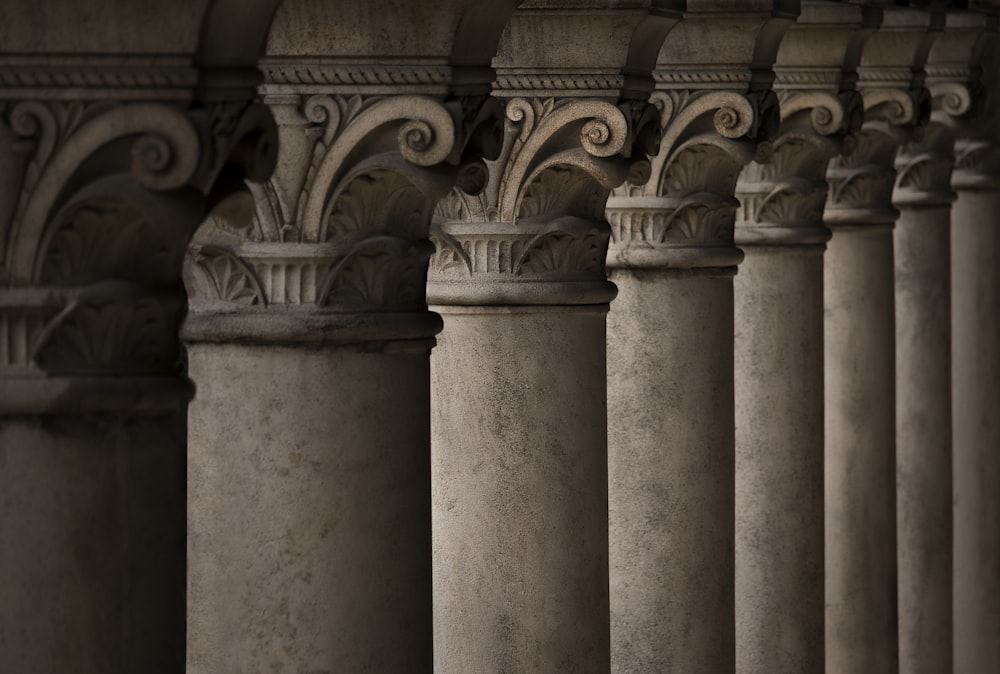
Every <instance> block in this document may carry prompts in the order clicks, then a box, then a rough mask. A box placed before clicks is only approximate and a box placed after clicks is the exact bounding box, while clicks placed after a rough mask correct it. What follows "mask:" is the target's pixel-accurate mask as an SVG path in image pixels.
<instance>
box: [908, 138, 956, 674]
mask: <svg viewBox="0 0 1000 674" xmlns="http://www.w3.org/2000/svg"><path fill="white" fill-rule="evenodd" d="M953 144H954V134H952V133H949V132H948V131H947V130H946V129H944V128H943V127H939V126H932V127H929V128H928V129H927V132H926V134H925V137H924V139H923V140H922V141H920V142H919V143H911V144H909V145H906V146H904V147H902V148H900V151H899V155H898V156H897V158H896V164H897V173H898V177H897V184H896V191H895V194H894V198H893V203H894V204H895V205H896V206H897V207H898V208H899V211H900V216H899V220H898V221H897V223H896V231H895V235H894V253H895V267H896V278H895V285H896V291H895V304H896V485H897V494H896V511H897V520H898V525H897V541H898V546H899V550H898V553H897V557H898V566H899V568H898V573H899V649H900V653H899V656H900V669H901V671H905V672H927V673H928V674H929V673H930V672H949V671H951V650H952V649H951V579H952V573H951V569H952V561H951V549H952V545H951V524H952V522H951V514H952V489H951V296H950V292H951V291H950V288H951V284H950V280H949V272H950V261H949V253H948V251H949V248H950V245H949V238H950V228H949V215H950V211H951V202H952V201H953V200H954V194H953V193H952V192H951V190H950V189H949V181H950V179H951V166H952V165H953V164H954V157H953V155H952V145H953Z"/></svg>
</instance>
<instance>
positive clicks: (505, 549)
mask: <svg viewBox="0 0 1000 674" xmlns="http://www.w3.org/2000/svg"><path fill="white" fill-rule="evenodd" d="M432 308H434V309H435V310H437V311H440V312H441V313H442V314H443V317H444V319H445V329H444V331H443V332H442V333H441V335H440V337H439V340H438V346H437V347H436V348H435V349H434V352H433V354H432V356H431V388H432V392H433V393H432V398H431V400H432V416H431V420H432V421H431V431H432V437H433V441H432V452H431V461H432V479H433V482H432V484H433V486H432V497H433V505H432V516H433V518H432V522H433V526H432V531H433V539H434V544H433V548H434V644H435V650H434V670H435V671H436V672H441V673H445V674H462V673H465V672H607V671H608V668H609V656H608V653H609V646H608V639H609V626H608V615H609V614H608V565H607V558H608V557H607V556H608V501H607V474H608V472H607V471H608V469H607V454H606V446H607V435H606V428H605V418H606V417H605V415H606V404H605V398H604V395H603V391H604V387H605V378H606V374H605V362H604V353H605V326H604V321H605V313H606V311H607V308H606V305H603V306H602V305H596V306H586V305H584V306H571V307H559V306H535V307H530V306H506V307H468V308H466V307H453V306H449V307H444V306H438V307H432Z"/></svg>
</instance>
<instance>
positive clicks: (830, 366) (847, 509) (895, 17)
mask: <svg viewBox="0 0 1000 674" xmlns="http://www.w3.org/2000/svg"><path fill="white" fill-rule="evenodd" d="M929 19H930V16H929V15H928V13H927V12H926V11H923V10H911V9H903V8H892V9H890V8H886V10H885V16H884V19H883V23H882V26H881V28H880V29H879V31H878V32H877V33H876V34H875V35H873V36H872V38H871V39H869V41H868V43H867V44H866V46H865V50H864V53H863V54H862V60H861V65H860V67H859V69H858V72H859V77H860V81H859V89H860V91H861V92H862V95H863V97H864V105H865V121H864V125H863V127H862V130H861V131H860V132H859V133H858V135H857V146H856V147H855V148H854V150H853V151H852V152H851V153H849V154H847V155H846V156H844V157H840V158H837V159H835V160H834V161H833V162H832V164H831V166H830V169H829V171H828V173H827V179H828V181H829V183H830V194H829V197H828V199H827V203H826V211H825V213H824V219H825V222H826V224H827V225H828V226H829V227H830V229H831V230H833V239H832V241H831V242H830V243H829V244H828V246H827V252H826V256H825V257H824V283H825V286H824V305H825V313H826V320H825V334H824V341H825V352H826V386H825V389H826V463H825V478H826V485H825V487H826V604H827V614H826V619H827V624H826V644H827V661H826V669H827V672H828V673H829V674H839V673H844V674H848V673H853V672H859V671H864V672H872V673H873V674H874V673H881V672H885V673H888V672H896V671H898V667H899V665H898V628H897V585H896V583H897V580H896V578H897V577H896V458H895V449H896V441H895V431H896V420H895V413H896V399H895V385H896V375H895V362H896V361H895V321H894V318H895V308H894V307H895V303H894V272H893V239H892V229H893V223H894V222H895V220H896V216H897V215H898V211H896V209H894V208H893V206H892V188H893V182H894V180H895V177H896V171H895V168H894V159H895V156H896V151H897V149H898V148H899V147H900V145H901V144H903V143H904V142H906V141H907V140H909V138H910V130H909V128H908V127H909V125H912V124H913V123H915V122H917V120H918V117H919V116H920V115H921V107H922V105H923V103H922V102H921V100H920V96H921V92H922V90H921V88H920V87H921V82H922V79H923V71H922V67H923V59H924V58H925V57H926V53H927V49H928V47H929V46H930V45H929V43H928V40H931V39H933V37H932V36H933V33H928V20H929Z"/></svg>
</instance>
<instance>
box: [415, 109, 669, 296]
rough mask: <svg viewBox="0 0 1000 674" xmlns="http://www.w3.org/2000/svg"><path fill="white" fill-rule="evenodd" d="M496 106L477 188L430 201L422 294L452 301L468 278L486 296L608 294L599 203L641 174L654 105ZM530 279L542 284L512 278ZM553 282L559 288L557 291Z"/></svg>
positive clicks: (652, 136)
mask: <svg viewBox="0 0 1000 674" xmlns="http://www.w3.org/2000/svg"><path fill="white" fill-rule="evenodd" d="M504 114H505V127H504V135H503V143H502V147H501V150H500V152H499V154H498V157H497V159H496V160H493V161H487V162H485V166H486V168H487V169H488V172H489V173H488V180H487V181H486V186H485V189H484V190H483V192H482V193H481V194H479V195H475V196H470V195H468V194H465V193H463V192H461V191H459V190H452V192H451V193H450V194H449V195H448V196H447V197H445V198H444V199H442V200H441V201H440V202H439V203H438V205H437V207H436V210H435V216H436V217H435V224H434V225H433V227H432V236H431V239H432V241H433V243H434V244H435V247H436V251H435V253H434V255H433V256H432V258H431V262H430V271H429V280H430V286H429V293H430V295H431V300H432V301H451V299H452V294H451V293H455V297H458V296H460V295H461V293H462V290H461V288H462V287H463V286H462V285H461V284H463V283H465V282H468V281H475V282H476V283H477V284H478V285H477V286H476V288H486V287H487V286H485V285H483V284H485V283H489V284H494V285H491V286H488V287H490V288H494V289H495V290H494V291H489V290H483V291H482V293H483V296H482V297H481V298H479V296H477V297H476V301H482V302H484V303H487V304H489V303H494V302H501V303H502V302H505V301H506V302H513V303H517V302H522V301H523V302H528V303H538V302H542V301H546V300H543V299H542V297H543V296H546V297H547V296H549V295H545V293H556V294H555V295H551V297H552V300H551V301H555V302H563V301H571V302H575V301H582V302H589V301H595V302H602V301H607V299H608V298H609V297H610V296H609V295H608V288H609V287H610V286H608V284H607V283H606V277H605V273H604V259H605V255H606V252H607V244H608V239H609V236H610V232H609V231H608V229H607V224H606V223H605V222H604V208H605V203H606V201H607V197H608V194H609V192H610V190H611V189H612V188H613V187H615V186H617V185H620V184H622V183H623V182H624V181H625V179H626V178H627V177H628V176H629V174H630V172H632V173H633V174H634V175H648V170H647V169H648V162H647V161H646V160H645V158H644V157H643V156H642V149H641V148H642V147H651V146H652V145H655V140H656V136H657V135H658V134H657V133H656V129H655V128H651V127H650V125H651V124H652V125H654V126H655V122H656V118H655V109H653V108H652V107H651V106H649V105H646V104H640V103H637V102H634V101H624V102H623V103H622V104H621V105H614V104H612V103H610V102H607V101H603V100H593V99H585V98H565V99H555V98H548V99H542V98H520V97H514V98H511V99H509V100H508V101H507V104H506V109H505V113H504ZM536 282H537V283H544V284H548V285H546V286H545V287H546V288H547V290H545V291H544V293H543V292H542V291H538V293H541V294H538V293H535V292H534V291H532V290H530V289H529V286H528V285H524V286H521V289H520V290H518V289H517V288H515V286H514V284H531V283H536ZM580 282H582V283H583V284H584V285H586V284H591V285H590V286H587V288H589V290H587V291H585V292H582V293H581V294H579V295H576V296H574V294H573V293H574V291H573V290H572V289H571V286H573V284H575V283H580ZM449 284H451V285H449ZM506 284H510V285H506ZM557 284H563V287H564V291H559V292H556V291H555V290H554V288H555V287H556V285H557ZM606 286H607V287H606ZM539 287H540V286H539ZM581 287H582V286H581ZM591 290H593V291H594V293H591ZM515 296H516V298H517V299H515ZM557 296H558V297H557ZM571 297H573V298H574V299H570V298H571ZM465 301H471V300H470V299H468V298H467V299H466V300H465Z"/></svg>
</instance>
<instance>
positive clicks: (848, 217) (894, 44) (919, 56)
mask: <svg viewBox="0 0 1000 674" xmlns="http://www.w3.org/2000/svg"><path fill="white" fill-rule="evenodd" d="M883 11H884V16H883V21H882V25H881V27H880V28H879V30H878V31H877V32H876V33H875V34H874V35H873V36H872V38H870V39H869V40H868V42H867V43H866V45H865V48H864V52H863V54H862V58H861V61H860V63H859V67H858V84H857V88H858V91H859V93H861V95H862V99H863V109H864V119H863V122H862V128H861V130H860V131H859V132H858V133H857V134H855V137H854V143H853V147H851V148H849V150H850V151H849V152H844V153H843V154H841V155H840V156H838V157H836V158H835V159H834V160H833V161H832V162H831V164H830V167H829V169H828V171H827V180H828V182H829V194H828V199H827V203H826V207H825V210H824V221H825V222H826V223H827V225H828V226H830V227H834V228H835V227H839V226H845V227H847V226H863V225H883V226H884V225H891V224H892V223H893V222H894V221H895V218H896V215H897V211H896V210H895V209H894V208H893V207H892V191H893V186H894V183H895V178H896V171H895V158H896V151H897V150H898V148H899V147H900V146H902V145H904V144H905V143H907V142H908V141H910V140H911V139H912V138H913V136H914V134H915V133H920V132H922V127H923V126H924V125H925V124H926V123H927V122H928V121H929V115H930V102H931V101H930V93H929V91H928V89H927V87H926V86H925V71H924V63H925V61H926V59H927V55H928V52H929V50H930V48H931V45H932V44H933V42H934V40H935V39H936V37H937V36H938V35H939V34H940V30H941V28H942V25H943V21H944V13H943V12H939V11H936V10H935V11H934V12H931V11H930V10H922V9H910V8H902V7H897V8H885V9H884V10H883ZM959 105H961V104H960V103H959ZM918 128H919V129H921V131H919V132H918Z"/></svg>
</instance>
